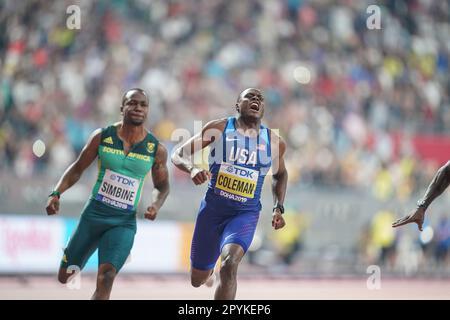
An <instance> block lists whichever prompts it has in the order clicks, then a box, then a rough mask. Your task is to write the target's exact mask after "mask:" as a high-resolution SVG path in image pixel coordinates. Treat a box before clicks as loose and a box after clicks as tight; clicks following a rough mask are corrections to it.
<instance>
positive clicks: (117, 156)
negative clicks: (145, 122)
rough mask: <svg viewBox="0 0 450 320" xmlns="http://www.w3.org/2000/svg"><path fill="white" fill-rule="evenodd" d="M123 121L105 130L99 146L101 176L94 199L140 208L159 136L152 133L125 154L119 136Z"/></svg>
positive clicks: (127, 209)
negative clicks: (156, 136)
mask: <svg viewBox="0 0 450 320" xmlns="http://www.w3.org/2000/svg"><path fill="white" fill-rule="evenodd" d="M118 125H119V124H116V125H112V126H110V127H108V128H106V129H105V130H103V131H102V135H101V142H100V147H99V149H98V167H99V172H98V177H97V182H96V184H95V185H94V188H93V190H92V196H91V199H94V200H97V201H100V202H102V203H104V204H106V205H108V206H111V207H113V208H115V209H119V210H122V211H124V213H127V212H133V211H136V208H137V206H138V203H139V200H140V198H141V192H142V186H143V185H144V180H145V176H146V175H147V173H148V172H149V171H150V169H151V168H152V166H153V163H154V161H155V155H156V151H157V148H158V140H156V138H155V137H154V136H153V135H152V134H151V133H148V134H147V137H146V138H145V139H144V140H142V141H141V142H139V143H138V144H136V145H135V146H134V147H133V149H132V150H130V152H129V153H128V154H127V155H125V153H124V151H123V143H122V140H120V139H119V137H118V136H117V127H118Z"/></svg>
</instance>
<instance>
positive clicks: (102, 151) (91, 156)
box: [46, 88, 169, 299]
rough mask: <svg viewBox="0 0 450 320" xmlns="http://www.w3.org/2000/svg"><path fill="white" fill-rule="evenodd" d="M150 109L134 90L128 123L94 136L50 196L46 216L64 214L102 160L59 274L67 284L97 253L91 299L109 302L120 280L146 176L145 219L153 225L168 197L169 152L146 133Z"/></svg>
mask: <svg viewBox="0 0 450 320" xmlns="http://www.w3.org/2000/svg"><path fill="white" fill-rule="evenodd" d="M148 109H149V101H148V97H147V94H146V93H145V91H143V90H142V89H138V88H135V89H130V90H128V91H127V92H125V94H124V95H123V98H122V105H121V107H120V111H121V112H122V116H123V119H122V121H121V122H118V123H115V124H113V125H111V126H108V127H106V128H103V129H98V130H96V131H94V132H93V134H92V135H91V137H90V139H89V141H88V142H87V144H86V146H85V147H84V148H83V150H82V151H81V153H80V155H79V157H78V159H77V160H76V161H75V162H74V163H73V164H72V165H70V166H69V168H68V169H67V170H66V171H65V172H64V174H63V176H62V177H61V179H60V180H59V181H58V183H57V185H56V187H55V188H54V190H53V191H52V192H51V193H50V195H49V198H48V201H47V207H46V211H47V214H48V215H54V214H56V213H58V210H59V198H60V196H61V194H62V193H63V192H65V191H66V190H67V189H69V188H70V187H71V186H73V185H74V184H75V183H76V182H77V181H78V180H79V178H80V177H81V174H82V173H83V171H84V170H86V168H88V167H89V165H90V164H91V163H92V162H93V161H94V160H95V159H96V158H97V159H98V175H97V181H96V183H95V185H94V187H93V189H92V193H91V197H90V199H89V200H88V202H87V203H86V205H85V207H84V209H83V212H82V214H81V218H80V221H79V223H78V226H77V228H76V230H75V232H74V233H73V234H72V236H71V238H70V241H69V243H68V245H67V247H66V248H65V249H64V255H63V257H62V260H61V265H60V268H59V272H58V280H59V281H60V282H61V283H67V281H68V279H69V277H70V276H71V275H73V272H74V270H75V272H76V271H77V270H80V271H81V270H82V269H83V267H84V266H85V264H86V262H87V260H88V259H89V257H90V256H91V255H92V253H93V252H94V251H95V250H96V249H98V261H99V266H98V274H97V287H96V290H95V292H94V294H93V296H92V299H109V297H110V294H111V290H112V285H113V282H114V279H115V276H116V275H117V273H118V272H119V270H120V269H121V268H122V266H123V265H124V263H125V261H126V260H127V258H128V256H129V254H130V251H131V248H132V247H133V242H134V236H135V234H136V214H137V209H138V205H139V202H140V200H141V195H142V187H143V185H144V181H145V178H146V176H147V175H148V174H149V172H151V176H152V180H153V185H154V187H155V189H154V191H153V193H152V197H153V199H152V202H151V204H149V205H148V206H147V207H146V211H145V213H144V217H145V218H146V219H149V220H154V219H155V218H156V215H157V213H158V211H159V209H160V208H161V206H162V205H163V203H164V201H165V199H166V198H167V196H168V194H169V178H168V170H167V150H166V148H165V147H164V146H163V145H162V144H161V143H159V142H158V140H157V139H156V138H155V137H154V136H153V134H152V133H151V132H149V131H147V130H146V129H145V127H144V123H145V120H146V119H147V114H148Z"/></svg>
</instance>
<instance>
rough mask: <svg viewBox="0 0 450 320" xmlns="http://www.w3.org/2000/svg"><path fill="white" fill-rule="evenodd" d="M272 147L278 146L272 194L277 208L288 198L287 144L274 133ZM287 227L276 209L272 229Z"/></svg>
mask: <svg viewBox="0 0 450 320" xmlns="http://www.w3.org/2000/svg"><path fill="white" fill-rule="evenodd" d="M271 136H272V143H271V145H272V146H277V148H273V149H274V152H273V156H274V157H273V159H274V160H273V165H272V170H273V172H272V173H273V177H272V194H273V204H274V208H276V206H278V205H281V206H283V204H284V198H285V196H286V189H287V181H288V172H287V170H286V166H285V163H284V154H285V152H286V143H285V142H284V141H283V139H282V138H281V137H280V136H278V135H276V134H274V133H273V132H272V135H271ZM285 225H286V223H285V221H284V218H283V216H282V212H281V211H280V209H274V211H273V215H272V227H274V228H275V230H277V229H281V228H283V227H284V226H285Z"/></svg>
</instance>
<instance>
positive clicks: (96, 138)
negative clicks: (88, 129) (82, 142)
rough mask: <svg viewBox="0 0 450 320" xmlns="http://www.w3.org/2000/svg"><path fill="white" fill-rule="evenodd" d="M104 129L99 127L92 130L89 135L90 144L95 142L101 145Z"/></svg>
mask: <svg viewBox="0 0 450 320" xmlns="http://www.w3.org/2000/svg"><path fill="white" fill-rule="evenodd" d="M102 130H103V129H102V128H97V129H95V130H94V131H92V133H91V135H90V136H89V140H88V144H95V145H97V146H98V145H100V139H101V136H102Z"/></svg>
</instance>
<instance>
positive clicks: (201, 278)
mask: <svg viewBox="0 0 450 320" xmlns="http://www.w3.org/2000/svg"><path fill="white" fill-rule="evenodd" d="M211 274H212V270H209V271H203V270H202V271H196V270H191V285H192V286H193V287H194V288H198V287H200V286H201V285H202V284H204V283H205V282H206V280H208V278H209V277H210V275H211Z"/></svg>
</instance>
